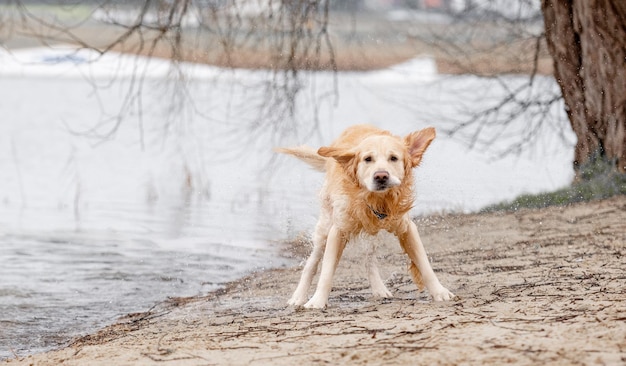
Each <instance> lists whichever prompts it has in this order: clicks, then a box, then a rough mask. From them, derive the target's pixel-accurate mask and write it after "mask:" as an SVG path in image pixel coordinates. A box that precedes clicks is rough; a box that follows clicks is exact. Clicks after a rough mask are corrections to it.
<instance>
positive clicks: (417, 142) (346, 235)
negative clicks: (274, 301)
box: [276, 125, 454, 308]
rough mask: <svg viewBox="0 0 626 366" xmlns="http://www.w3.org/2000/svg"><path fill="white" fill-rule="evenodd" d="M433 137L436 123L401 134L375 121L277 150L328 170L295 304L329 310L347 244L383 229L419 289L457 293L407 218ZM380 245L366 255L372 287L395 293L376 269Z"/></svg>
mask: <svg viewBox="0 0 626 366" xmlns="http://www.w3.org/2000/svg"><path fill="white" fill-rule="evenodd" d="M434 138H435V130H434V129H433V128H426V129H423V130H420V131H416V132H412V133H410V134H408V135H407V136H405V137H404V138H400V137H398V136H393V135H392V134H391V133H390V132H389V131H383V130H380V129H378V128H376V127H373V126H369V125H356V126H352V127H350V128H348V129H346V130H345V131H344V132H343V133H342V134H341V135H340V136H339V138H338V139H337V140H335V141H334V142H333V143H332V144H331V145H329V146H326V147H321V148H319V149H318V150H317V151H315V149H312V148H310V147H306V146H301V147H295V148H279V149H276V150H277V151H279V152H282V153H286V154H290V155H293V156H296V157H297V158H299V159H301V160H303V161H305V162H307V163H308V164H310V165H311V166H312V167H314V168H315V169H317V170H320V171H325V172H326V179H325V181H324V186H323V188H322V192H321V198H322V207H321V213H320V218H319V221H318V223H317V226H316V229H315V232H314V235H313V244H314V248H313V252H312V253H311V256H310V257H309V259H308V260H307V263H306V265H305V268H304V269H303V272H302V277H301V279H300V283H299V284H298V287H297V288H296V291H295V292H294V294H293V296H292V298H291V299H290V300H289V304H291V305H296V306H300V305H304V306H305V307H310V308H323V307H325V306H326V305H327V301H328V295H329V293H330V289H331V282H332V276H333V274H334V271H335V268H336V266H337V263H338V261H339V258H340V257H341V254H342V252H343V249H344V247H345V246H346V244H347V243H348V242H349V241H350V240H352V239H355V238H357V237H359V236H361V235H362V234H367V235H376V234H377V233H378V232H379V231H381V230H385V231H388V232H390V233H392V234H395V235H396V236H397V237H398V239H399V241H400V245H401V246H402V248H403V249H404V251H405V252H406V253H407V254H408V255H409V258H410V259H411V263H410V268H409V272H410V273H411V276H412V278H413V280H414V281H415V283H416V285H417V286H418V288H419V289H420V290H421V289H422V288H423V287H426V288H427V289H428V291H429V292H430V294H431V295H432V296H433V298H434V299H435V300H438V301H439V300H450V299H451V298H452V297H453V296H454V295H453V294H452V293H451V292H450V291H448V290H447V289H446V288H445V287H443V286H442V285H441V284H440V283H439V280H438V279H437V277H436V276H435V274H434V272H433V270H432V268H431V267H430V263H429V262H428V258H427V256H426V252H425V251H424V247H423V245H422V242H421V240H420V238H419V234H418V232H417V227H416V226H415V224H414V223H413V221H411V220H410V218H409V215H408V213H409V210H410V209H411V207H412V206H413V202H414V191H413V189H414V188H413V187H414V180H413V173H412V170H413V168H415V167H416V166H417V165H419V163H420V162H421V160H422V155H423V154H424V152H425V151H426V149H427V148H428V146H429V145H430V143H431V141H432V140H433V139H434ZM374 249H375V248H371V252H369V251H368V253H367V255H366V257H367V258H368V263H367V268H368V276H369V280H370V284H371V287H372V292H373V294H374V295H375V296H379V297H391V296H392V295H391V292H389V290H388V289H387V288H386V287H385V285H384V283H383V282H382V279H381V278H380V275H379V274H378V268H377V266H376V262H375V261H376V259H375V258H376V257H375V255H374V254H373V251H374ZM322 256H323V260H322ZM320 260H322V272H321V274H320V279H319V282H318V286H317V289H316V291H315V294H314V295H313V297H312V298H311V299H310V300H308V301H307V292H308V288H309V287H310V284H311V282H312V279H313V276H314V275H315V273H316V272H317V267H318V263H319V262H320Z"/></svg>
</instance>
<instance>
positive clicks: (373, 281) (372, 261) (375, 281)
mask: <svg viewBox="0 0 626 366" xmlns="http://www.w3.org/2000/svg"><path fill="white" fill-rule="evenodd" d="M362 240H363V241H364V243H363V244H365V245H366V246H367V248H366V251H365V269H366V270H367V278H368V279H369V281H370V287H371V289H372V295H374V297H393V294H392V293H391V291H389V290H388V289H387V287H386V286H385V284H384V282H383V279H382V278H381V277H380V272H378V258H377V257H376V248H377V247H378V240H379V239H378V237H377V236H375V237H372V238H371V239H370V241H371V242H370V243H365V242H367V241H368V239H366V238H363V239H362Z"/></svg>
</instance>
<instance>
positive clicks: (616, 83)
mask: <svg viewBox="0 0 626 366" xmlns="http://www.w3.org/2000/svg"><path fill="white" fill-rule="evenodd" d="M541 7H542V12H543V17H544V23H545V30H546V39H547V43H548V49H549V50H550V53H551V54H552V57H553V59H554V69H555V77H556V80H557V82H558V83H559V85H560V87H561V91H562V93H563V98H564V100H565V108H566V111H567V115H568V117H569V120H570V123H571V125H572V128H573V130H574V132H575V133H576V136H577V138H578V141H577V144H576V151H575V156H574V169H575V170H576V172H577V175H578V173H579V170H580V167H581V165H583V164H584V163H585V162H587V161H588V160H589V159H590V158H591V157H592V156H593V155H594V154H599V155H600V157H604V158H606V159H608V160H610V161H614V162H615V163H616V164H615V168H616V169H617V170H618V171H619V172H622V173H624V172H626V1H624V0H542V2H541Z"/></svg>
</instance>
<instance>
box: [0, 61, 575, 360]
mask: <svg viewBox="0 0 626 366" xmlns="http://www.w3.org/2000/svg"><path fill="white" fill-rule="evenodd" d="M136 70H142V72H141V73H140V75H141V77H140V78H133V75H137V73H136ZM182 70H183V71H184V78H183V79H180V78H175V77H173V74H172V71H171V69H170V68H169V65H168V64H167V63H166V62H164V61H153V62H152V63H150V64H147V63H146V61H145V60H143V59H136V58H128V57H122V56H118V55H114V54H110V55H108V56H106V57H104V58H101V59H99V60H97V61H93V55H90V54H88V53H86V54H85V53H68V51H67V50H56V51H55V50H25V51H20V52H16V53H15V54H14V55H8V54H1V55H0V76H1V77H2V84H1V86H0V110H1V112H2V114H1V117H0V253H1V255H0V359H2V358H7V357H13V356H14V355H15V354H17V355H20V356H23V355H26V354H29V353H33V352H39V351H43V350H46V349H49V348H51V347H55V346H58V345H62V344H63V343H65V342H67V341H68V340H69V339H71V338H72V337H74V336H77V335H81V334H85V333H87V332H91V331H93V330H95V329H97V328H99V327H102V326H104V325H106V324H109V323H111V322H113V321H115V319H116V318H117V317H119V316H121V315H124V314H126V313H129V312H136V311H142V310H146V309H148V308H149V307H151V306H152V305H154V304H155V303H157V302H159V301H163V300H165V299H166V298H167V297H168V296H193V295H201V294H205V293H207V292H208V291H211V290H213V289H215V288H217V287H218V286H220V285H222V284H224V283H225V282H228V281H232V280H235V279H237V278H240V277H242V276H244V275H245V274H247V273H250V272H251V271H254V270H260V269H264V268H271V267H279V266H288V265H293V264H294V261H293V260H290V259H287V258H285V257H284V256H282V255H281V252H282V250H283V245H282V243H283V242H284V241H285V240H288V239H290V238H293V237H295V236H297V235H299V234H301V233H302V232H305V231H306V230H309V229H311V227H312V226H313V224H314V222H315V217H316V214H317V207H318V204H317V196H316V190H317V188H318V187H319V185H320V183H321V179H322V176H321V174H319V173H317V172H314V171H312V170H311V169H310V168H308V167H307V166H305V165H304V164H303V163H300V162H299V161H295V160H294V159H289V157H278V156H276V155H275V154H274V153H272V151H271V148H272V146H276V145H295V144H303V143H306V144H309V145H312V146H319V145H322V144H324V143H328V142H330V141H331V140H332V139H333V138H334V137H336V136H337V135H338V134H339V132H341V130H343V129H344V128H345V127H347V126H349V125H351V124H354V123H372V124H375V125H378V126H380V127H383V128H387V129H390V130H392V131H393V132H394V133H397V134H405V133H408V132H410V131H412V130H416V129H419V128H423V127H426V126H429V125H432V126H435V127H438V128H440V130H441V128H442V127H445V126H449V124H448V123H449V121H450V120H452V119H455V118H462V117H463V115H464V113H466V112H468V111H471V110H473V109H474V108H481V107H485V106H489V105H490V103H493V102H494V101H496V100H497V98H499V97H501V96H502V95H503V93H504V92H505V90H506V88H513V87H515V86H516V85H519V84H520V83H521V82H522V80H523V79H522V78H520V77H508V78H504V79H499V80H495V79H491V80H482V79H478V78H474V77H445V76H439V75H436V72H435V70H434V67H433V63H432V61H431V60H429V59H417V60H413V61H411V62H408V63H406V64H404V65H400V66H398V67H395V68H392V69H389V70H383V71H379V72H372V73H342V74H339V75H336V76H335V75H332V74H324V73H319V74H310V75H303V76H302V79H300V82H299V84H293V83H290V82H289V80H284V79H283V78H281V77H280V75H279V76H276V77H274V78H273V80H274V81H275V82H276V83H278V84H282V85H281V87H277V86H276V83H268V82H267V80H268V75H267V74H265V73H264V72H247V71H225V70H219V69H216V68H210V67H206V66H197V65H196V66H194V65H183V67H182ZM174 76H175V75H174ZM270 79H271V78H270ZM168 80H170V81H168ZM172 80H178V81H172ZM291 88H299V90H300V94H298V96H297V97H296V98H295V100H294V103H293V104H292V105H291V106H290V105H289V104H285V103H284V96H285V93H287V95H289V91H290V90H293V89H291ZM556 88H557V87H556V85H555V83H554V82H553V81H552V80H551V79H550V78H539V79H537V80H536V82H535V87H534V92H535V93H538V94H541V93H548V94H549V93H553V92H555V90H556ZM561 110H562V106H561V105H555V106H553V107H552V109H551V110H549V113H550V114H553V115H559V114H561V115H562V112H560V111H561ZM532 119H533V117H532V116H526V117H523V118H520V119H519V120H518V121H517V122H515V124H514V125H513V126H512V127H511V129H509V130H508V132H507V133H505V134H502V135H501V136H500V137H498V138H493V137H494V136H495V133H496V130H495V128H494V129H486V130H485V131H483V132H481V135H480V136H483V137H484V140H486V141H490V140H489V139H492V138H493V141H492V142H489V143H488V144H487V145H489V144H490V145H492V146H491V149H489V150H488V151H479V150H469V149H468V148H467V147H466V145H464V144H463V143H461V141H459V140H458V139H455V138H449V137H447V136H445V135H444V134H442V133H440V134H439V136H438V137H437V139H436V140H435V142H434V143H433V144H432V145H431V147H430V148H429V150H428V151H427V153H426V155H425V158H424V161H423V163H422V165H421V166H420V167H419V168H418V169H417V170H416V175H417V191H418V202H417V205H416V208H415V209H414V212H413V213H414V214H427V213H432V212H442V211H462V212H470V211H474V210H477V209H479V208H480V207H483V206H485V205H487V204H490V203H494V202H498V201H501V200H505V199H511V198H513V197H515V196H516V195H518V194H520V193H525V192H539V191H545V190H553V189H556V188H558V187H561V186H563V185H566V184H567V183H568V182H569V181H570V179H571V178H572V171H571V168H570V166H571V163H570V161H571V159H572V156H573V147H572V144H571V142H570V143H568V142H566V141H564V140H563V139H562V138H561V137H562V136H560V135H564V136H565V139H566V140H570V141H572V140H573V138H572V133H571V131H569V129H568V128H567V126H565V127H563V126H559V127H554V125H546V126H543V127H542V129H541V130H540V133H539V142H538V144H537V145H535V146H533V147H532V148H530V149H527V150H526V151H525V152H524V153H522V154H520V155H514V156H508V157H506V158H503V159H493V156H494V154H497V152H498V151H499V149H502V148H504V147H506V146H509V145H507V144H508V143H509V142H510V141H513V140H514V139H515V138H516V136H519V134H521V133H523V131H524V130H525V128H526V127H527V126H528V125H529V123H532ZM113 131H114V133H111V134H109V133H110V132H113ZM96 135H97V136H96Z"/></svg>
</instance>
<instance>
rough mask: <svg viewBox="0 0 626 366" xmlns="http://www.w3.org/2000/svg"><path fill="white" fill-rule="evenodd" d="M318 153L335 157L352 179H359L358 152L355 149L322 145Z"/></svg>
mask: <svg viewBox="0 0 626 366" xmlns="http://www.w3.org/2000/svg"><path fill="white" fill-rule="evenodd" d="M317 153H318V154H319V155H321V156H324V157H327V158H333V159H335V160H336V161H337V162H338V163H339V165H341V167H342V168H343V170H344V171H345V172H346V174H347V175H348V176H349V177H350V178H351V179H352V180H354V181H356V180H357V178H356V169H357V164H356V159H355V158H356V154H355V153H354V152H353V151H350V150H346V149H341V148H338V147H332V146H330V147H320V148H319V149H318V150H317Z"/></svg>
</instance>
